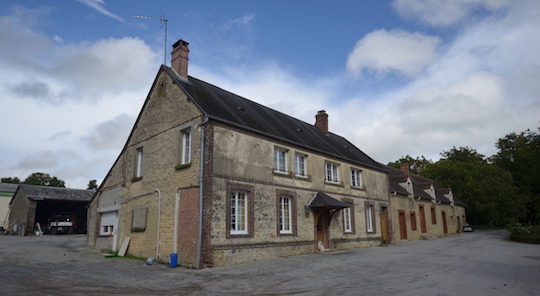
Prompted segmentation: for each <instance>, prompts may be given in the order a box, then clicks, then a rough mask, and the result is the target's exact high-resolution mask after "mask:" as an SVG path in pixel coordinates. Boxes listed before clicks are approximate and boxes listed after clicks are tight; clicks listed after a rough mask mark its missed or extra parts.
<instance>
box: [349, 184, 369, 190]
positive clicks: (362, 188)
mask: <svg viewBox="0 0 540 296" xmlns="http://www.w3.org/2000/svg"><path fill="white" fill-rule="evenodd" d="M351 189H354V190H360V191H366V186H361V187H359V186H352V185H351Z"/></svg>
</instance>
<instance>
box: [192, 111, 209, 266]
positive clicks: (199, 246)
mask: <svg viewBox="0 0 540 296" xmlns="http://www.w3.org/2000/svg"><path fill="white" fill-rule="evenodd" d="M207 122H208V117H207V116H205V117H204V120H203V122H202V124H201V141H200V142H201V148H200V153H201V156H200V159H199V163H200V168H199V233H198V235H197V259H196V260H197V262H196V264H195V267H196V268H197V269H200V268H201V261H202V254H201V253H202V245H203V222H204V219H203V213H204V209H203V205H204V200H203V199H204V126H205V125H206V123H207Z"/></svg>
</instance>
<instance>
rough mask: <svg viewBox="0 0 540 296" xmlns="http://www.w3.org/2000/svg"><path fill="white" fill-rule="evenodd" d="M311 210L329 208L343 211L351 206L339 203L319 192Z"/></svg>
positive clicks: (311, 205)
mask: <svg viewBox="0 0 540 296" xmlns="http://www.w3.org/2000/svg"><path fill="white" fill-rule="evenodd" d="M309 207H310V208H328V209H343V208H348V207H349V204H348V203H346V202H342V201H339V200H337V199H335V198H333V197H331V196H329V195H328V194H326V193H324V192H317V195H315V198H314V199H313V201H311V204H310V205H309Z"/></svg>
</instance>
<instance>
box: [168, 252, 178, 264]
mask: <svg viewBox="0 0 540 296" xmlns="http://www.w3.org/2000/svg"><path fill="white" fill-rule="evenodd" d="M169 259H170V260H169V267H176V266H177V265H178V254H177V253H171V254H169Z"/></svg>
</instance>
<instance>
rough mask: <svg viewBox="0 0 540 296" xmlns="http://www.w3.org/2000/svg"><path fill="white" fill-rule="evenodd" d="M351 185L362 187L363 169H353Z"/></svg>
mask: <svg viewBox="0 0 540 296" xmlns="http://www.w3.org/2000/svg"><path fill="white" fill-rule="evenodd" d="M351 186H352V187H357V188H360V187H362V171H360V170H357V169H351Z"/></svg>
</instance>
